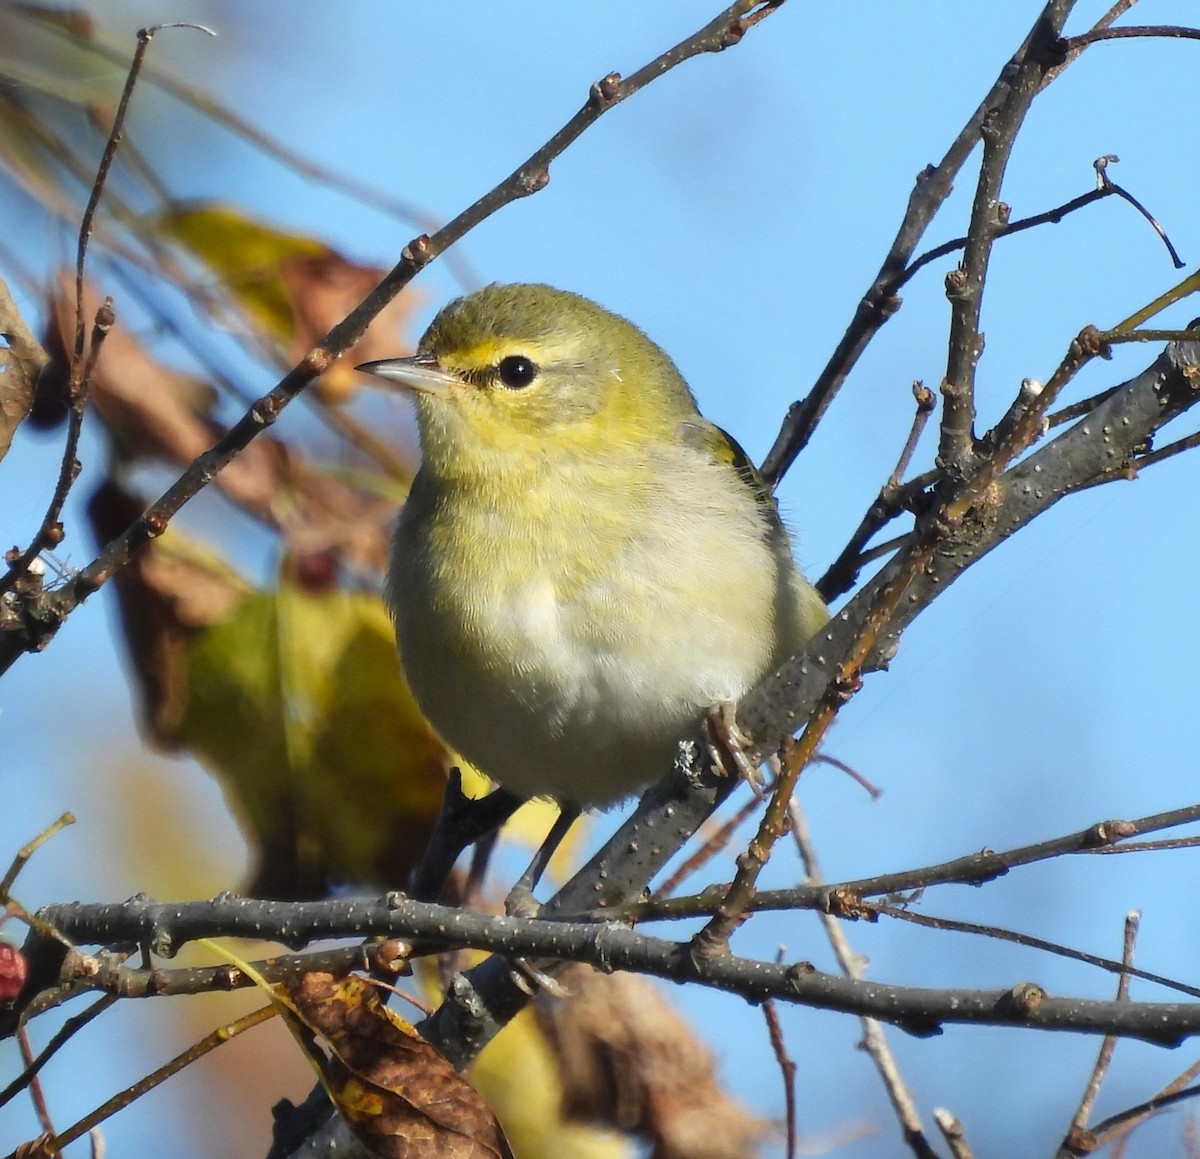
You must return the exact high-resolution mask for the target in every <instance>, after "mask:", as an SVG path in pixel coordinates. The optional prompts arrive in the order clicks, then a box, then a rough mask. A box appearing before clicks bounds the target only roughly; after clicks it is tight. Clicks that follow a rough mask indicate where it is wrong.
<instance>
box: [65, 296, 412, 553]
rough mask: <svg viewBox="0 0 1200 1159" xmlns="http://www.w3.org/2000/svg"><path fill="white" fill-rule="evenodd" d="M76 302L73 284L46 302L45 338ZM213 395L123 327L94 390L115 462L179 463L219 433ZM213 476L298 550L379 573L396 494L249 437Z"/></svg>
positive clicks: (112, 338) (91, 305) (110, 342)
mask: <svg viewBox="0 0 1200 1159" xmlns="http://www.w3.org/2000/svg"><path fill="white" fill-rule="evenodd" d="M72 301H73V291H72V290H71V289H70V288H69V287H67V286H64V287H63V288H62V290H60V292H59V293H58V295H57V296H56V297H55V299H54V301H53V302H52V303H51V305H52V309H53V312H54V316H55V325H54V327H53V328H52V333H51V335H50V336H49V338H48V345H51V346H55V347H61V346H62V343H63V338H64V336H65V335H68V334H70V333H71V328H72V327H73V326H74V307H73V305H72V304H71V303H72ZM96 304H97V301H96V299H95V298H94V297H93V296H91V295H89V299H88V302H87V309H88V310H89V311H92V312H94V309H95V306H96ZM214 398H215V395H214V392H213V390H212V389H211V388H210V387H209V386H207V385H206V384H204V383H203V382H201V381H200V380H198V379H196V378H193V377H191V376H189V375H186V374H183V373H181V372H179V371H176V370H172V369H171V368H170V367H168V366H166V365H164V364H163V363H161V362H159V361H157V360H156V359H154V358H152V357H151V356H150V355H149V354H147V353H146V351H145V350H144V349H143V348H142V347H141V345H140V344H139V343H138V341H137V339H136V338H134V337H133V336H132V335H131V334H130V333H129V332H128V331H127V330H125V329H123V328H122V327H121V326H120V325H118V326H116V327H114V328H113V330H112V332H111V333H110V334H109V336H108V339H107V341H106V342H105V346H104V351H103V354H102V356H101V358H100V362H99V365H98V367H97V370H96V376H95V380H94V383H93V385H92V394H91V401H92V403H93V405H94V406H95V409H96V412H97V413H98V414H99V416H100V418H101V419H102V420H103V421H104V424H105V426H106V427H107V428H108V431H109V434H110V435H111V437H112V440H113V445H114V451H115V452H116V457H117V458H118V460H119V461H125V462H128V461H130V460H137V459H147V458H149V459H157V460H163V461H166V462H168V463H172V464H174V465H176V466H186V465H187V464H189V463H191V462H192V461H193V460H194V459H195V458H196V457H197V456H198V455H200V454H201V453H202V452H204V451H206V450H208V448H209V447H210V446H212V444H213V443H214V442H215V441H216V440H217V438H218V437H219V436H220V434H221V428H220V427H219V426H218V425H217V424H216V423H214V422H213V420H212V419H211V418H210V411H211V409H212V405H213V402H214ZM214 483H215V486H217V487H218V488H220V489H221V490H222V491H223V492H224V493H225V495H226V496H227V497H228V498H229V499H230V500H232V501H233V502H234V503H236V504H238V506H240V507H242V508H243V509H244V510H246V511H247V512H249V513H250V514H251V515H253V516H255V517H256V518H258V519H261V520H262V521H263V522H264V523H266V524H267V525H268V526H270V527H273V528H277V529H279V530H281V531H282V532H283V533H284V534H285V536H286V537H287V540H288V543H289V545H290V547H291V549H292V551H293V552H294V553H295V554H299V555H304V554H306V553H309V552H327V551H330V550H335V552H336V554H337V555H338V556H339V557H340V558H342V559H345V560H346V561H348V562H349V563H350V564H351V565H352V566H353V567H355V568H356V569H366V570H368V571H375V572H381V571H382V570H383V569H384V567H385V566H386V563H387V551H388V535H387V528H388V523H389V520H390V518H391V516H392V515H393V514H394V510H395V500H394V499H392V498H389V497H387V496H385V495H379V494H372V493H369V492H367V491H364V490H362V489H360V488H358V487H356V486H354V485H353V484H352V483H351V482H348V481H346V480H345V479H341V478H336V477H334V476H332V475H330V474H328V473H326V472H324V471H320V470H318V469H316V468H314V467H312V466H311V465H310V464H308V463H306V462H305V461H304V460H303V459H302V457H301V456H300V455H299V454H297V453H295V452H293V451H292V450H291V449H290V448H289V447H287V446H286V445H285V444H284V443H282V442H280V441H279V440H277V439H274V438H271V437H270V436H260V437H259V438H257V439H255V440H254V441H253V442H252V443H251V444H250V445H249V446H248V447H246V448H245V450H243V451H242V452H241V453H240V454H239V455H238V456H237V457H236V458H235V459H233V461H232V462H230V463H229V464H228V465H227V466H226V467H225V468H224V469H223V470H222V471H221V472H220V474H218V475H217V477H216V479H215V480H214ZM121 530H124V528H117V529H116V530H115V531H114V532H113V534H116V533H117V532H119V531H121ZM101 542H106V541H105V540H101Z"/></svg>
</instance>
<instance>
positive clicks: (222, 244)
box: [155, 202, 419, 403]
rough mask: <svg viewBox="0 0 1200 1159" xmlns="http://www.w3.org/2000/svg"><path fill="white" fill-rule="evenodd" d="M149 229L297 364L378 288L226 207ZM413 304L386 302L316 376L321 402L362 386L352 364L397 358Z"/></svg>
mask: <svg viewBox="0 0 1200 1159" xmlns="http://www.w3.org/2000/svg"><path fill="white" fill-rule="evenodd" d="M155 228H156V230H157V231H158V232H160V233H161V234H163V236H165V237H166V238H169V239H170V240H172V241H175V242H177V243H179V244H181V245H183V246H185V247H186V248H187V249H188V250H189V251H190V252H191V253H192V254H193V256H195V257H196V258H198V259H199V260H200V261H201V262H202V263H203V264H204V265H205V266H206V267H207V268H208V269H209V270H210V271H211V272H212V273H213V274H215V275H216V277H217V279H218V280H219V281H220V283H221V284H222V286H224V288H225V289H226V291H227V292H228V293H229V295H230V296H231V298H232V299H233V301H234V302H235V303H237V304H238V305H239V306H240V307H241V308H242V309H243V310H244V311H245V312H246V314H247V315H248V318H249V319H250V321H251V323H252V324H253V325H255V326H258V327H262V328H263V329H265V331H266V333H267V334H268V335H269V336H270V337H271V338H273V339H274V340H275V341H276V342H277V343H278V345H279V347H280V353H281V356H282V357H283V358H284V360H285V361H286V362H289V363H294V362H297V361H299V360H300V359H301V358H302V357H303V356H304V355H305V354H306V353H307V352H308V351H309V350H310V349H311V348H312V347H313V346H314V345H315V344H316V343H317V342H319V341H320V340H321V339H322V338H323V337H324V336H325V334H326V333H327V332H328V331H329V330H330V328H331V327H333V326H334V325H335V324H336V323H337V322H339V321H341V320H342V319H343V318H344V317H345V316H346V314H347V313H348V312H349V311H350V310H351V309H353V308H354V307H355V306H357V305H358V303H359V302H360V301H362V299H363V298H365V297H366V296H367V294H368V293H370V291H371V290H372V289H374V288H375V286H376V285H377V284H378V283H379V281H380V279H381V278H382V277H383V275H384V273H385V271H384V270H383V269H381V268H379V267H375V266H363V265H359V264H358V263H356V262H352V261H351V260H350V259H349V258H347V257H345V256H344V255H343V254H340V253H338V252H337V251H336V250H334V249H332V248H331V247H330V246H328V245H326V244H325V243H324V242H322V241H318V240H317V239H315V238H311V237H306V236H304V235H302V234H297V233H289V232H288V231H286V230H282V229H278V228H277V227H275V226H271V225H267V224H265V223H264V222H260V221H256V220H254V219H253V218H251V217H248V216H247V215H246V214H244V213H242V212H241V211H240V210H238V209H235V208H234V207H232V206H229V205H220V204H216V203H211V202H191V203H186V204H178V205H176V206H174V207H173V208H172V209H170V210H169V211H168V212H166V213H164V214H162V215H161V216H160V217H159V218H158V219H157V221H156V223H155ZM417 301H419V298H418V297H417V296H416V295H415V294H414V293H413V292H407V293H405V294H402V295H401V296H400V297H398V298H396V299H394V300H393V301H392V302H390V303H389V304H388V305H387V306H386V307H385V308H384V309H383V310H382V311H381V313H380V314H379V315H378V317H376V318H375V320H374V321H373V322H372V323H371V325H370V326H369V327H368V328H367V332H366V334H364V336H363V337H362V338H361V339H359V341H358V342H357V343H356V344H355V345H354V346H353V347H352V348H351V349H350V350H349V351H347V353H346V355H345V356H344V357H343V358H341V359H339V360H338V361H337V362H335V363H334V365H333V366H332V367H331V368H330V369H329V370H328V371H327V372H326V373H325V374H324V375H323V376H322V378H321V380H320V383H319V384H318V387H317V393H318V396H319V397H320V398H321V399H322V401H324V402H327V403H329V402H340V401H341V400H342V399H343V398H344V397H345V396H346V395H347V394H348V393H350V391H351V390H352V389H353V388H357V387H358V386H361V385H363V383H364V379H363V376H362V375H360V374H358V373H357V372H356V371H355V370H354V366H355V364H356V363H358V362H368V361H371V360H373V359H377V358H385V357H389V356H394V355H396V354H399V353H402V352H403V345H402V341H401V331H402V329H403V327H404V324H405V322H406V321H407V319H408V317H409V315H410V314H411V312H412V308H413V306H414V304H415V303H416V302H417Z"/></svg>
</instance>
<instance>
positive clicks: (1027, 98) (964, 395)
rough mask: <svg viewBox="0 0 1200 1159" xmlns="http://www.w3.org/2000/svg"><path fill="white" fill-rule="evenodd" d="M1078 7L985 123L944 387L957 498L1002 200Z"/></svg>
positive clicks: (1049, 29) (968, 450) (1055, 26)
mask: <svg viewBox="0 0 1200 1159" xmlns="http://www.w3.org/2000/svg"><path fill="white" fill-rule="evenodd" d="M1073 6H1074V0H1050V2H1049V3H1048V4H1047V5H1046V7H1045V8H1044V9H1043V10H1042V14H1041V16H1040V17H1039V19H1038V23H1037V26H1036V27H1035V29H1034V32H1033V33H1032V34H1031V37H1030V42H1029V52H1028V53H1027V54H1026V55H1025V57H1024V59H1022V60H1021V62H1020V64H1019V66H1018V67H1017V68H1016V69H1015V70H1014V71H1013V73H1012V75H1011V77H1010V81H1009V85H1008V89H1007V92H1006V93H1005V95H1004V98H1003V100H1001V101H1000V102H998V104H997V105H996V106H995V107H994V108H991V109H989V110H988V112H987V113H986V114H985V116H984V117H983V119H982V121H981V123H980V133H981V135H982V138H983V161H982V163H981V164H980V166H979V178H978V181H977V183H976V186H975V196H974V198H973V199H972V202H971V217H970V226H969V228H968V229H967V238H968V241H967V244H966V246H965V248H964V249H963V256H962V261H961V263H960V265H959V266H958V268H957V269H956V270H955V271H953V272H952V273H951V274H950V275H949V276H948V277H947V279H946V296H947V298H948V299H949V301H950V337H949V341H948V348H949V350H948V356H947V360H946V376H945V378H944V379H943V381H942V387H941V390H942V425H941V435H940V439H939V442H938V461H939V463H940V465H941V466H942V468H943V470H945V471H946V472H947V474H948V476H949V478H948V486H949V489H950V490H951V491H953V490H955V489H957V485H958V481H959V480H960V479H963V478H965V477H966V476H967V475H968V474H969V473H970V472H971V471H972V470H973V469H974V467H975V465H976V463H975V460H976V445H975V429H974V428H975V372H976V367H977V365H978V362H979V357H980V355H981V354H982V353H983V341H982V338H981V335H980V317H981V314H982V309H983V294H984V286H985V283H986V281H987V274H988V268H989V266H990V263H991V256H992V250H993V248H994V246H995V244H996V240H997V238H998V236H999V233H1000V231H1001V230H1002V229H1003V228H1004V225H1005V222H1006V220H1007V213H1008V209H1007V206H1004V205H1003V203H1002V202H1001V200H1000V193H1001V189H1002V186H1003V184H1004V175H1005V171H1006V170H1007V168H1008V160H1009V157H1010V156H1011V155H1012V150H1013V146H1014V145H1015V143H1016V139H1017V134H1018V132H1019V131H1020V129H1021V126H1022V125H1023V124H1024V122H1025V117H1026V116H1027V114H1028V112H1029V108H1030V106H1031V104H1032V103H1033V100H1034V98H1035V97H1036V96H1037V95H1038V93H1039V91H1041V88H1042V80H1043V78H1044V77H1045V75H1046V72H1047V71H1048V69H1049V67H1050V66H1051V64H1053V63H1055V61H1054V59H1053V56H1054V49H1055V42H1056V41H1057V38H1058V36H1059V35H1060V33H1061V31H1062V26H1063V23H1064V22H1065V21H1066V18H1067V16H1068V14H1069V13H1070V11H1071V8H1072V7H1073Z"/></svg>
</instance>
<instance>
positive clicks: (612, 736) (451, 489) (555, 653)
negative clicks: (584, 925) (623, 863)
mask: <svg viewBox="0 0 1200 1159" xmlns="http://www.w3.org/2000/svg"><path fill="white" fill-rule="evenodd" d="M359 369H361V370H364V371H366V372H368V373H370V374H374V375H378V376H379V377H381V378H385V379H390V380H392V381H394V382H398V383H401V384H403V385H404V386H406V387H408V388H410V389H411V390H412V391H413V392H414V394H415V398H416V406H417V421H418V425H419V431H420V440H421V451H422V456H423V457H422V463H421V468H420V470H419V471H418V472H417V475H416V478H415V479H414V480H413V485H412V491H411V493H410V494H409V497H408V501H407V502H406V503H405V505H404V509H403V511H402V512H401V515H400V519H399V524H398V526H397V528H396V534H395V540H394V542H393V550H392V559H391V570H390V576H389V581H388V599H389V602H390V603H391V607H392V611H393V614H394V615H395V621H396V638H397V641H398V643H399V649H400V659H401V663H402V665H403V668H404V672H405V675H406V676H407V678H408V682H409V684H410V685H411V687H412V691H413V695H414V696H415V697H416V700H417V703H418V705H420V707H421V710H422V711H423V712H424V713H425V714H426V716H427V717H428V718H429V720H430V722H431V723H432V724H433V726H434V728H435V729H436V730H437V731H438V733H439V734H440V735H441V736H442V738H443V740H445V742H446V743H447V744H448V745H449V746H450V747H451V748H453V749H454V750H456V751H457V752H458V753H460V754H461V755H462V756H463V757H465V758H466V759H467V760H469V761H470V762H471V763H472V764H474V765H475V766H477V767H478V768H479V769H481V770H482V771H484V772H485V773H487V774H488V775H489V776H490V777H492V778H493V779H494V780H495V781H497V782H499V784H501V785H502V786H504V787H505V788H507V789H508V790H510V791H511V792H512V793H514V794H516V795H518V796H520V797H537V796H545V797H552V798H554V799H555V800H556V801H558V802H560V804H562V805H563V806H564V811H565V809H566V808H569V807H570V806H604V805H608V804H611V803H613V802H615V801H617V800H620V799H621V798H623V797H626V796H628V795H629V794H631V793H633V792H634V791H635V790H638V789H640V788H642V787H643V786H645V785H647V784H648V783H650V782H651V781H653V780H656V779H657V778H658V777H659V776H661V775H662V774H663V773H665V772H666V771H667V769H668V768H670V765H671V760H672V757H673V754H674V749H675V743H676V741H677V740H678V738H679V737H680V736H681V735H683V734H685V733H686V731H687V730H688V728H689V727H690V726H693V725H695V724H697V722H698V721H699V720H700V719H701V717H702V715H703V714H704V712H705V710H706V709H708V708H709V707H711V706H713V705H718V704H728V703H733V702H736V701H737V700H738V698H739V697H741V696H742V695H743V694H744V693H746V692H747V691H749V689H750V688H752V687H753V686H754V685H755V684H756V683H758V682H759V681H760V680H762V679H763V677H765V676H766V675H767V674H768V673H769V672H770V671H771V670H772V668H773V667H775V666H776V665H778V664H780V663H781V662H782V661H784V660H786V659H787V658H788V657H789V656H791V655H793V654H794V653H796V652H798V651H800V649H801V648H802V646H803V645H804V643H805V641H807V640H808V638H809V637H810V636H811V635H813V633H815V632H816V631H817V630H818V629H819V628H820V627H821V625H822V624H823V623H824V622H825V620H826V618H827V612H826V609H825V606H824V604H823V603H822V602H821V599H820V597H819V596H818V595H817V593H816V591H815V590H814V589H813V588H812V587H811V586H810V585H809V584H808V583H806V582H805V580H804V579H803V577H802V576H801V575H800V572H799V571H798V570H797V567H796V564H795V562H794V561H793V559H792V552H791V546H790V544H789V541H788V535H787V532H786V530H785V529H784V526H783V524H782V523H781V522H780V519H779V516H778V514H777V512H776V509H775V504H774V502H773V501H772V499H771V496H770V495H769V493H768V492H767V490H766V488H765V486H764V485H763V483H762V481H761V479H760V478H759V477H758V475H757V473H756V471H755V470H754V468H753V466H752V465H751V464H750V462H749V460H748V459H747V458H746V456H745V454H744V452H743V451H742V450H741V448H740V447H739V446H738V445H737V443H735V442H734V441H733V440H732V439H731V438H730V437H729V436H728V435H726V434H725V433H724V432H723V431H722V430H720V429H719V428H718V427H716V426H714V425H713V424H712V423H710V422H708V421H707V420H706V419H705V418H703V417H702V416H701V415H700V414H699V412H698V411H697V409H696V403H695V400H694V399H693V397H692V393H691V391H690V390H689V389H688V386H687V383H686V382H684V380H683V377H682V375H681V374H680V373H679V371H678V370H677V369H676V368H675V365H674V363H672V361H671V359H670V358H668V357H667V355H666V354H665V353H664V352H663V351H662V350H660V349H659V347H658V346H656V345H655V344H654V343H653V342H651V341H650V339H649V338H647V337H646V335H645V334H643V333H642V332H641V330H639V329H638V328H637V327H636V326H634V325H633V324H632V323H630V322H627V321H625V319H623V318H619V317H617V316H616V315H615V314H611V313H609V311H607V310H605V309H603V308H602V307H600V306H598V305H596V304H595V303H594V302H591V301H588V300H587V299H586V298H581V297H579V296H578V295H576V294H570V293H566V292H564V291H562V290H556V289H552V288H551V287H549V286H541V285H491V286H487V287H486V288H484V289H482V290H479V291H477V292H476V293H473V294H469V295H467V296H466V297H463V298H459V299H457V300H456V301H453V302H451V303H450V304H449V305H448V306H446V307H445V308H444V309H443V310H442V311H441V313H439V314H438V315H437V317H436V318H435V319H434V321H433V323H432V324H431V325H430V327H429V329H428V330H427V331H426V332H425V335H424V337H423V338H422V339H421V341H420V344H419V346H418V348H417V353H416V355H415V356H414V357H411V358H396V359H387V360H385V361H382V362H372V363H368V364H366V365H364V366H362V367H360V368H359Z"/></svg>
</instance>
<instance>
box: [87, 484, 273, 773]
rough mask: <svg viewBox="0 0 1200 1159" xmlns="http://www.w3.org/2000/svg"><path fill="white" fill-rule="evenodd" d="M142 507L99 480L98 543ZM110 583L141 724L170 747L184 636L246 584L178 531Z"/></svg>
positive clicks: (224, 611)
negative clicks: (138, 694)
mask: <svg viewBox="0 0 1200 1159" xmlns="http://www.w3.org/2000/svg"><path fill="white" fill-rule="evenodd" d="M143 507H144V503H143V502H142V500H141V499H140V498H139V497H138V496H136V495H133V494H131V493H130V492H128V491H126V490H124V489H123V488H122V487H121V486H120V485H119V484H118V483H116V482H115V481H113V480H111V479H108V480H105V482H104V483H102V484H101V485H100V487H99V488H98V489H97V490H96V493H95V494H94V495H93V496H92V498H91V499H90V500H89V502H88V508H87V513H88V519H89V521H90V522H91V525H92V532H93V534H94V535H95V537H96V540H97V542H99V543H107V542H108V541H109V540H110V539H112V538H114V537H115V536H117V535H119V534H120V533H121V532H122V531H124V530H125V528H126V527H128V526H129V524H130V523H132V522H133V520H134V519H136V518H137V517H138V515H140V514H141V512H142V508H143ZM113 581H114V584H115V586H116V591H117V604H118V608H119V611H120V615H121V625H122V627H123V629H124V632H125V643H126V645H127V647H128V649H129V657H130V660H131V661H132V663H133V668H134V673H135V675H136V677H137V681H138V686H139V688H140V691H141V698H140V704H141V709H142V722H143V728H144V729H145V730H146V733H147V734H148V736H149V738H150V740H151V741H152V742H153V743H154V744H156V745H158V746H159V747H160V748H164V749H168V750H172V749H176V748H178V744H177V742H176V739H175V734H176V731H177V730H178V728H179V725H180V723H181V721H182V720H183V715H184V711H185V710H186V708H187V702H188V668H189V661H188V642H189V640H190V639H191V636H192V633H193V632H194V631H195V630H196V629H198V628H202V627H206V626H207V625H209V624H212V623H214V622H216V621H218V620H221V619H223V618H225V617H226V616H228V615H230V614H231V613H232V612H233V610H234V608H235V607H236V606H237V605H238V603H239V602H240V601H241V600H242V599H244V598H245V596H246V593H247V591H248V590H249V588H248V585H247V584H246V583H245V581H243V580H241V579H239V578H238V576H237V575H236V574H235V573H234V572H233V571H232V570H230V569H229V568H228V567H226V566H225V565H224V564H223V563H221V561H220V560H219V559H217V558H216V556H214V555H212V554H211V553H208V552H205V551H203V550H202V549H201V548H199V547H196V546H195V545H192V544H190V543H189V542H188V541H187V540H185V539H183V538H182V537H180V536H178V535H168V536H166V537H164V538H163V539H160V540H157V541H155V542H153V543H151V544H149V545H147V547H146V548H145V549H143V550H142V551H140V552H138V553H137V554H136V555H135V556H134V557H133V558H132V559H131V560H130V561H129V563H128V564H126V565H125V567H123V568H121V569H119V570H118V571H117V572H116V574H115V575H114V577H113Z"/></svg>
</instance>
